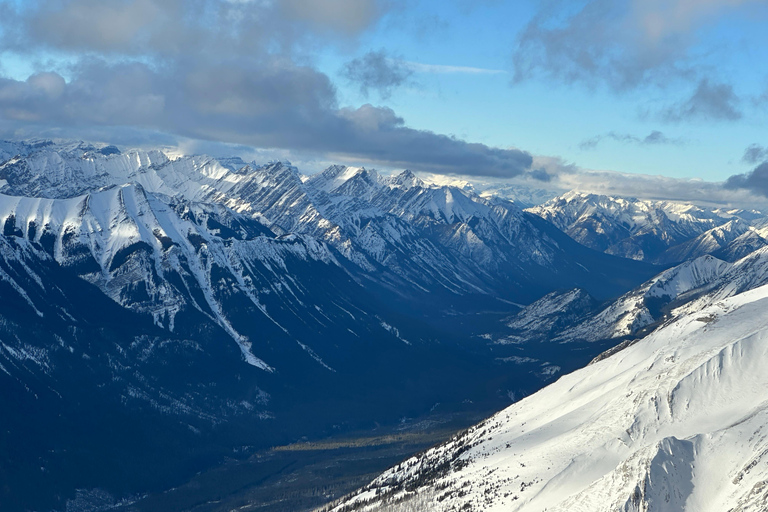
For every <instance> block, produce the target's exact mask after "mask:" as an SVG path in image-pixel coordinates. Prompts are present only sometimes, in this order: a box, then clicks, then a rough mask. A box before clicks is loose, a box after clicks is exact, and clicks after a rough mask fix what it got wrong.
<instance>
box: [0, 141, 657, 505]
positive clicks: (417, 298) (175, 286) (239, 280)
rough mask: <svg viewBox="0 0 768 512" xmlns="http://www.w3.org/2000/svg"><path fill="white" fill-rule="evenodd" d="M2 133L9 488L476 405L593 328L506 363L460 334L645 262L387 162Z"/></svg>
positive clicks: (171, 473)
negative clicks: (176, 153) (523, 360)
mask: <svg viewBox="0 0 768 512" xmlns="http://www.w3.org/2000/svg"><path fill="white" fill-rule="evenodd" d="M0 152H1V153H0V154H1V155H2V156H3V158H5V161H4V162H3V163H0V226H2V228H3V232H2V235H0V249H2V250H1V251H0V256H1V257H2V259H1V260H0V270H1V271H2V272H1V273H0V278H1V279H0V301H2V303H3V304H4V308H3V309H2V311H0V315H2V319H1V320H2V331H0V334H2V337H0V379H3V389H4V393H3V394H2V400H3V404H2V405H3V410H4V411H7V414H8V417H9V418H12V419H11V420H9V421H8V423H7V428H4V429H3V430H2V431H1V432H0V441H1V442H2V443H3V444H2V447H3V451H2V452H0V457H1V458H0V476H3V478H2V479H0V481H2V482H8V484H7V485H5V484H4V485H3V487H1V488H0V501H2V503H3V504H6V503H10V504H12V505H8V507H10V508H9V509H10V510H14V509H40V510H46V509H54V508H57V509H64V508H65V507H66V503H67V501H68V500H69V499H71V498H72V496H73V493H74V490H75V489H93V488H100V489H105V490H107V491H108V492H110V493H111V494H112V495H113V496H116V497H126V496H131V495H132V494H135V493H139V492H146V491H148V490H149V491H161V490H163V489H166V488H169V487H171V486H173V485H177V484H178V483H180V482H182V481H183V480H184V479H185V478H188V477H189V476H191V474H193V473H194V472H196V471H199V470H201V469H204V468H206V467H210V466H212V465H215V464H217V463H220V462H221V461H222V460H225V459H226V458H227V457H235V458H238V457H240V458H242V457H248V456H249V455H251V454H252V453H253V452H254V450H256V449H258V448H260V447H265V446H272V445H275V444H278V443H284V442H289V441H294V440H296V439H299V438H301V437H302V436H308V437H312V436H314V437H317V436H321V435H326V434H328V433H331V432H339V431H348V430H351V429H356V428H368V427H372V426H373V425H375V424H376V423H382V424H386V423H387V422H389V423H394V422H397V421H399V420H400V419H401V418H404V417H406V418H413V417H419V416H420V415H424V414H426V413H427V412H429V411H430V410H433V409H435V407H437V405H436V404H438V403H439V404H442V405H440V408H439V411H445V414H449V413H454V412H457V411H458V412H467V411H470V412H473V413H477V412H479V411H490V410H493V409H498V407H500V406H501V405H504V404H507V403H509V401H510V398H511V395H509V394H508V393H507V390H515V392H516V393H518V396H519V394H527V393H530V392H532V391H534V390H535V389H538V388H539V387H540V386H541V385H542V383H543V382H544V381H545V380H547V379H548V378H552V376H553V375H555V373H553V372H555V370H553V369H554V368H555V367H557V368H558V369H559V367H560V366H563V367H564V368H568V369H571V368H573V367H575V365H578V364H580V363H579V361H581V362H586V361H588V360H589V359H590V358H591V357H592V356H594V355H596V353H597V352H599V351H600V350H602V348H601V347H595V348H594V349H592V351H591V352H590V350H586V351H585V350H583V349H582V348H579V352H578V354H574V355H573V357H570V355H569V354H570V353H569V352H568V350H565V351H563V352H561V353H559V354H557V355H555V356H553V357H554V359H553V361H555V360H557V361H559V360H563V361H565V362H563V363H557V364H556V363H554V362H553V363H552V364H550V365H548V366H547V365H545V368H546V369H542V370H539V371H538V373H536V374H529V373H527V372H517V371H510V370H509V364H508V363H507V362H504V361H501V362H500V360H503V359H504V358H506V357H513V356H515V357H516V355H514V354H513V353H512V352H509V353H508V352H505V351H504V348H503V347H501V348H498V349H497V347H489V346H488V345H487V344H486V343H485V342H478V338H477V337H476V336H474V335H476V334H478V333H481V332H483V331H482V326H483V325H484V324H485V323H486V321H487V319H488V318H490V317H492V318H498V317H499V316H500V315H501V316H508V315H509V314H510V313H511V312H513V311H516V310H517V309H519V306H518V305H515V304H522V305H525V304H527V303H529V302H531V301H533V300H536V299H539V298H540V297H541V296H542V295H544V294H545V293H548V292H551V291H553V290H555V289H564V288H573V287H581V288H584V289H585V290H587V291H588V292H589V293H590V294H592V296H595V297H598V298H600V299H604V298H608V297H611V296H615V295H619V294H620V293H622V292H624V291H626V290H628V289H630V288H632V287H634V286H636V285H637V284H638V283H640V282H643V281H645V280H646V279H647V278H648V277H650V276H651V275H653V274H655V273H656V272H657V271H658V270H659V269H658V268H657V267H652V266H650V265H648V264H645V263H642V262H635V261H630V260H625V259H621V258H616V257H613V256H610V255H606V254H603V253H600V252H596V251H593V250H591V249H588V248H585V247H583V246H581V245H579V244H577V243H576V242H574V241H573V240H572V239H570V238H569V237H567V236H566V235H565V234H563V233H562V232H561V231H560V230H558V229H557V228H556V227H554V226H552V225H551V224H549V223H548V222H546V221H544V220H542V219H541V218H539V217H537V216H535V215H532V214H530V213H527V212H523V211H521V210H520V209H519V208H517V207H516V206H515V205H514V204H512V203H510V202H508V201H504V200H499V199H494V198H490V199H487V198H481V197H479V196H476V195H474V194H472V193H471V192H467V191H465V190H461V189H457V188H453V187H436V186H428V185H426V184H424V183H423V182H422V181H421V180H419V179H418V178H417V177H416V176H415V175H413V174H412V173H410V172H407V171H406V172H404V173H402V174H400V175H399V176H395V177H381V176H379V175H378V174H377V173H376V172H375V171H371V170H366V169H361V168H349V167H342V166H334V167H331V168H329V169H327V170H326V171H325V172H323V173H320V174H318V175H315V176H312V177H305V176H301V175H300V174H299V172H298V170H297V169H295V168H294V167H292V166H290V165H289V164H285V163H271V164H268V165H263V166H260V165H256V164H253V163H252V164H246V163H245V162H242V161H241V160H239V159H237V158H230V159H212V158H209V157H181V158H175V159H172V158H170V157H168V156H167V155H166V154H164V153H163V152H161V151H131V152H125V153H123V152H121V151H120V150H119V149H118V148H115V147H112V146H105V145H94V144H87V143H52V142H50V141H34V142H25V143H16V142H14V143H3V144H2V145H0ZM512 303H515V304H512ZM515 350H517V349H515ZM513 364H514V363H513ZM567 365H570V366H567ZM558 371H559V370H558ZM4 426H5V425H4ZM102 426H103V427H102ZM49 429H52V430H53V431H54V432H55V433H54V434H46V432H47V431H48V430H49ZM19 440H21V441H23V442H21V443H19V442H18V441H19ZM115 461H120V462H119V464H117V463H115ZM158 461H159V462H158ZM147 468H151V469H147ZM6 477H7V478H6ZM32 489H35V490H36V492H30V491H31V490H32Z"/></svg>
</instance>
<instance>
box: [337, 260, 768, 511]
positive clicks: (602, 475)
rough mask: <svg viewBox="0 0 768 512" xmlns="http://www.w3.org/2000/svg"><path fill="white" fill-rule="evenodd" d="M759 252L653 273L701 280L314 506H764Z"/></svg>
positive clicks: (765, 321) (767, 416) (767, 354)
mask: <svg viewBox="0 0 768 512" xmlns="http://www.w3.org/2000/svg"><path fill="white" fill-rule="evenodd" d="M764 260H765V255H761V254H757V253H756V254H755V255H754V256H753V257H752V258H751V259H744V260H740V261H739V262H737V263H736V264H734V266H733V267H731V265H730V264H728V263H726V262H720V263H717V262H716V261H711V259H710V260H703V261H700V262H698V263H697V264H696V266H695V267H691V266H688V267H687V268H685V269H681V271H679V272H677V274H675V275H670V274H668V275H667V276H666V277H665V278H663V279H658V280H656V281H655V282H654V284H653V285H652V286H651V287H650V288H649V289H648V290H646V294H649V295H654V296H659V295H660V294H661V295H662V296H663V295H667V294H679V293H690V292H691V291H693V290H696V289H699V290H702V289H704V290H705V291H703V292H702V293H703V295H702V296H701V297H700V298H699V299H696V300H697V301H698V304H697V305H695V306H691V305H692V304H693V303H691V302H689V306H688V307H687V309H686V311H681V312H678V313H677V314H675V315H673V316H672V317H671V319H670V320H668V321H666V322H665V323H664V324H663V325H661V326H660V327H658V328H656V329H655V330H654V331H653V332H651V333H650V334H648V335H647V336H645V337H644V338H643V339H641V340H640V341H638V342H636V343H634V344H632V345H630V346H628V347H626V348H624V349H623V350H620V351H618V352H614V353H613V354H612V355H610V356H606V357H602V358H600V360H598V361H596V362H594V363H593V364H591V365H589V366H587V367H585V368H583V369H581V370H578V371H575V372H573V373H572V374H570V375H566V376H564V377H562V378H560V379H559V380H558V381H557V382H555V383H554V384H551V385H550V386H548V387H546V388H545V389H543V390H541V391H540V392H538V393H536V394H534V395H532V396H529V397H527V398H525V399H523V400H521V401H520V402H517V403H516V404H514V405H512V406H510V407H509V408H507V409H505V410H503V411H501V412H500V413H498V414H496V415H494V416H492V417H491V418H489V419H488V420H486V421H484V422H482V423H480V424H479V425H477V426H475V427H472V428H470V429H469V430H467V431H465V432H463V433H460V434H458V435H456V436H455V437H454V438H453V439H452V440H451V441H449V442H447V443H445V444H443V445H439V446H437V447H435V448H433V449H430V450H428V451H427V452H425V453H423V454H421V455H418V456H415V457H412V458H411V459H408V460H406V461H404V462H402V463H401V464H399V465H397V466H395V467H393V468H392V469H390V470H388V471H386V472H385V473H383V474H382V475H381V476H380V477H378V478H377V479H376V480H374V481H373V482H372V483H371V484H369V485H368V486H366V487H364V488H363V489H361V490H359V491H358V492H356V493H354V494H352V495H350V496H348V497H347V498H345V499H344V500H342V501H340V502H337V503H335V504H333V505H331V506H329V507H327V510H333V511H337V512H342V511H351V510H360V511H373V510H387V511H406V510H422V511H448V510H478V511H479V510H483V511H486V510H488V511H492V510H505V511H506V510H508V511H515V510H520V511H544V510H546V511H550V512H551V511H555V510H557V511H560V510H562V511H577V510H578V511H585V512H586V511H590V512H592V511H606V512H607V511H613V510H627V511H642V510H649V511H650V510H669V511H673V510H674V511H683V510H696V511H705V512H706V511H710V510H711V511H721V510H734V511H735V510H738V511H754V512H757V511H762V510H765V509H766V504H767V503H768V495H766V492H765V481H766V479H768V469H766V468H768V466H767V465H766V460H765V459H766V455H767V454H768V435H766V433H765V425H766V421H768V408H766V404H767V403H768V394H767V392H766V389H768V382H767V381H766V375H768V373H766V371H765V368H766V364H768V351H767V347H768V344H767V343H766V341H767V340H768V317H766V315H765V310H766V307H768V286H766V285H765V284H761V283H764V282H765V281H764V276H765V274H764V267H763V266H762V265H761V264H759V263H758V261H760V262H762V261H764ZM729 267H730V268H729ZM736 267H738V270H734V269H735V268H736ZM730 272H735V273H734V274H733V275H731V278H733V277H735V276H737V275H738V276H741V281H740V284H739V285H736V286H732V285H728V284H727V282H726V281H727V278H725V276H727V275H728V274H729V273H730ZM713 279H714V281H720V282H721V284H720V285H717V286H715V288H714V289H712V288H711V282H712V280H713ZM701 283H709V284H705V285H704V287H703V288H702V287H701V286H700V285H701ZM706 290H708V291H706ZM726 295H727V296H726Z"/></svg>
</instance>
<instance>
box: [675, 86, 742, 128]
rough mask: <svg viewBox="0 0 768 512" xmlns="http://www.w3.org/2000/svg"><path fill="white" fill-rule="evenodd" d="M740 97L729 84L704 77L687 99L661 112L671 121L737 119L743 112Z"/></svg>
mask: <svg viewBox="0 0 768 512" xmlns="http://www.w3.org/2000/svg"><path fill="white" fill-rule="evenodd" d="M739 103H740V101H739V98H738V96H736V93H735V92H734V91H733V86H731V85H729V84H720V83H711V82H710V81H709V80H708V79H706V78H705V79H702V80H701V81H700V82H699V85H698V86H697V87H696V90H695V91H694V92H693V94H692V95H691V97H690V98H688V99H687V100H685V101H683V102H681V103H678V104H676V105H672V106H671V107H669V108H667V109H666V110H664V111H663V112H662V114H661V116H662V119H664V120H665V121H669V122H679V121H689V120H709V121H736V120H739V119H741V117H742V113H741V109H740V106H739Z"/></svg>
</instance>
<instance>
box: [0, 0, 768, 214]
mask: <svg viewBox="0 0 768 512" xmlns="http://www.w3.org/2000/svg"><path fill="white" fill-rule="evenodd" d="M766 22H768V1H766V0H614V1H606V0H582V1H561V0H542V1H533V0H530V1H529V0H520V1H514V2H512V1H502V0H474V1H471V0H442V1H434V0H411V1H405V0H23V1H22V0H0V136H2V137H4V138H29V137H61V138H83V139H88V140H95V141H103V142H110V143H115V144H119V145H125V146H151V145H155V146H156V145H163V146H171V147H178V148H179V149H180V150H181V151H184V152H194V153H201V152H204V153H209V154H214V155H217V154H227V153H232V154H241V155H243V156H246V157H249V158H253V159H256V160H259V161H261V160H263V161H266V160H269V159H275V158H279V159H284V160H291V161H292V162H294V164H296V165H298V166H299V167H300V168H301V170H302V171H304V172H315V171H317V170H320V169H322V168H323V167H324V166H326V165H328V164H329V163H335V162H338V163H344V164H348V165H365V166H368V167H376V168H378V169H383V170H385V171H387V170H396V169H403V168H410V169H412V170H414V171H417V172H422V173H433V174H441V175H449V176H457V177H464V178H469V179H473V180H478V181H483V180H485V181H509V182H511V183H518V184H525V185H528V186H533V187H539V188H550V189H554V190H565V189H570V188H577V189H582V190H586V191H595V192H605V193H614V194H623V195H635V196H642V197H654V198H666V199H681V200H695V201H698V202H713V203H723V204H734V205H742V206H743V205H747V206H749V205H751V204H754V205H756V206H757V205H759V206H761V207H762V204H763V203H764V202H765V198H766V196H768V164H766V163H765V162H766V161H768V130H767V129H766V124H767V123H766V121H767V120H768V51H767V50H766V48H768V31H765V30H764V27H765V26H766Z"/></svg>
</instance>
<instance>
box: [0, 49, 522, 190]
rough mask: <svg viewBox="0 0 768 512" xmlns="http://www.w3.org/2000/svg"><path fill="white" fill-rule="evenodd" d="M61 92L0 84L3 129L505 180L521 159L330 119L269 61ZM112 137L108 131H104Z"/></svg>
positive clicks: (322, 98) (320, 93) (331, 111)
mask: <svg viewBox="0 0 768 512" xmlns="http://www.w3.org/2000/svg"><path fill="white" fill-rule="evenodd" d="M76 76H77V78H76V79H74V80H72V81H70V82H68V83H67V82H65V81H64V79H63V78H62V77H61V76H59V75H57V74H55V73H44V74H39V75H34V76H32V77H30V78H29V79H28V80H26V81H24V82H21V81H15V80H10V79H0V118H1V119H2V120H3V121H4V124H5V125H6V126H5V128H6V129H9V126H10V127H27V129H31V128H32V127H38V128H40V129H44V130H51V129H52V128H53V127H58V128H62V127H65V128H66V127H72V128H79V129H86V128H87V129H89V130H91V132H92V131H93V130H94V127H96V126H100V127H102V128H103V133H105V135H104V136H103V137H99V138H101V139H105V138H109V136H108V135H107V134H108V133H116V134H118V135H119V134H120V133H122V132H121V130H125V128H127V127H133V128H143V129H148V130H153V131H162V132H169V133H173V134H177V135H181V136H184V137H189V138H197V139H204V140H212V141H225V142H232V143H238V144H245V145H250V146H255V147H264V148H287V149H292V150H297V151H305V152H306V151H314V152H318V153H325V154H329V153H330V154H337V155H345V156H347V157H351V158H355V159H359V160H366V161H370V162H376V163H382V164H386V165H390V166H401V167H411V168H414V169H421V170H425V171H430V172H442V173H449V174H456V173H459V172H461V173H465V174H471V175H483V176H514V175H517V174H519V173H521V172H524V171H525V170H527V169H528V168H529V167H530V165H531V156H530V155H529V154H527V153H525V152H523V151H519V150H516V149H498V148H492V147H488V146H486V145H483V144H476V143H469V142H465V141H462V140H460V139H456V138H454V137H448V136H445V135H439V134H435V133H432V132H429V131H424V130H415V129H412V128H408V127H407V126H405V124H404V121H403V119H402V118H400V117H398V116H397V115H396V114H395V113H394V111H392V110H391V109H388V108H382V107H374V106H372V105H363V106H362V107H360V108H357V109H353V108H344V109H339V108H338V107H337V104H336V96H335V90H334V87H333V84H331V82H330V80H329V79H328V77H327V76H326V75H324V74H322V73H318V72H317V71H315V70H313V69H312V68H309V67H301V66H296V65H294V64H291V63H290V62H283V61H280V60H276V61H273V62H270V63H265V62H261V63H259V65H258V66H251V67H249V65H248V63H247V62H242V63H239V64H236V63H226V62H218V63H215V64H211V63H205V62H195V63H192V62H185V63H183V64H179V65H177V66H175V67H174V68H165V69H163V70H162V72H160V71H158V70H157V69H155V68H153V67H152V66H149V65H146V64H139V63H120V64H110V63H107V62H104V61H91V62H88V63H87V64H84V65H82V66H80V67H79V68H78V70H77V75H76ZM114 129H118V130H117V131H114V132H113V130H114Z"/></svg>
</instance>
